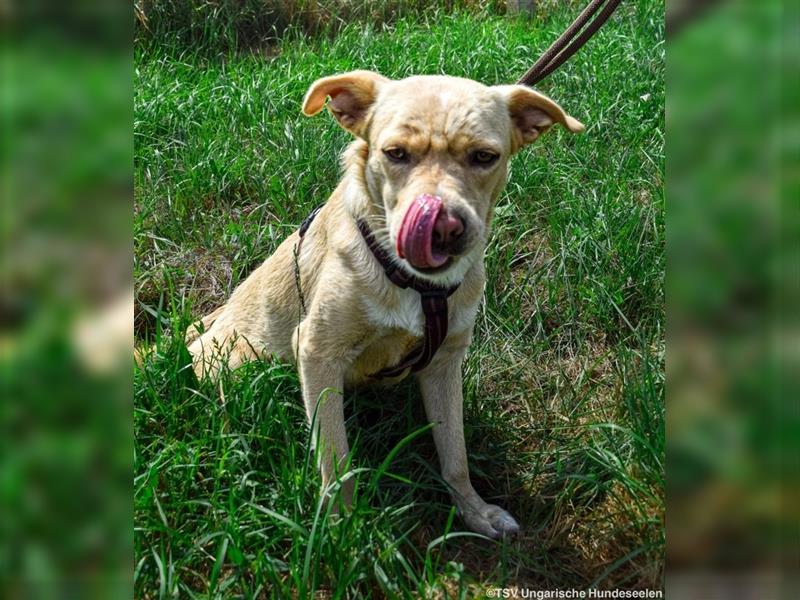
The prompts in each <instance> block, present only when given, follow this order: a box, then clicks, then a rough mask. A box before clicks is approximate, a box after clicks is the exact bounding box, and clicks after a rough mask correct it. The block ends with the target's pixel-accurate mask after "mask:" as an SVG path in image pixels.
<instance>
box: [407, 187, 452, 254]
mask: <svg viewBox="0 0 800 600" xmlns="http://www.w3.org/2000/svg"><path fill="white" fill-rule="evenodd" d="M441 209H442V199H441V198H439V197H438V196H432V195H430V194H422V195H420V196H417V197H416V198H414V201H413V202H412V203H411V206H409V208H408V210H407V211H406V215H405V217H403V224H402V225H401V226H400V233H399V235H398V236H397V254H398V255H399V256H400V258H405V259H406V260H407V261H408V262H409V263H411V265H412V266H414V267H416V268H419V269H431V268H434V267H441V266H442V265H443V264H444V263H446V262H447V258H448V257H447V254H443V253H439V252H435V251H434V250H433V228H434V226H435V225H436V219H437V218H438V217H439V211H441Z"/></svg>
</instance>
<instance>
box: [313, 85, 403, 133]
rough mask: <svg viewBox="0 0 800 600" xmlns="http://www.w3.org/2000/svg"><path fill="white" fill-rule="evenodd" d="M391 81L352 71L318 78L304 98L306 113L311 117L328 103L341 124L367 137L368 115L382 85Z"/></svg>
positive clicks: (352, 131)
mask: <svg viewBox="0 0 800 600" xmlns="http://www.w3.org/2000/svg"><path fill="white" fill-rule="evenodd" d="M388 81H389V80H388V79H387V78H386V77H384V76H383V75H379V74H378V73H373V72H372V71H351V72H350V73H343V74H341V75H331V76H330V77H323V78H322V79H317V80H316V81H315V82H314V83H313V85H312V86H311V88H309V90H308V92H307V93H306V97H305V99H304V100H303V114H304V115H306V116H309V117H310V116H312V115H315V114H317V113H318V112H319V111H321V110H322V109H323V107H324V106H325V99H326V98H328V97H330V99H331V101H330V102H329V103H328V109H329V110H330V111H331V114H332V115H333V116H334V117H335V118H336V120H337V121H339V124H340V125H341V126H342V127H344V128H345V129H347V130H348V131H350V132H351V133H354V134H355V135H357V136H359V137H364V133H365V124H366V121H367V119H366V117H367V114H368V113H369V109H370V107H371V106H372V104H373V103H374V102H375V98H376V97H377V96H378V90H379V89H380V87H381V85H383V84H384V83H387V82H388Z"/></svg>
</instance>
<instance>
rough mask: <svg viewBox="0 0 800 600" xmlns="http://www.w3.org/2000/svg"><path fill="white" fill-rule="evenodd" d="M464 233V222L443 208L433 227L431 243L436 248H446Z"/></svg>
mask: <svg viewBox="0 0 800 600" xmlns="http://www.w3.org/2000/svg"><path fill="white" fill-rule="evenodd" d="M463 233H464V220H463V219H462V218H461V217H459V216H458V215H455V214H453V213H451V212H450V211H448V210H447V209H445V208H443V209H442V210H441V211H440V212H439V214H438V216H437V217H436V223H434V225H433V241H434V243H436V245H438V246H442V247H447V246H449V245H450V244H452V243H453V242H455V241H456V240H457V239H458V238H460V237H461V235H462V234H463Z"/></svg>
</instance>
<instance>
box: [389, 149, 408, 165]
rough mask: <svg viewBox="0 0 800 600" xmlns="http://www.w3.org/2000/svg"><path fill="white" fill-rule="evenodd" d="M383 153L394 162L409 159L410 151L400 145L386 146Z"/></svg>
mask: <svg viewBox="0 0 800 600" xmlns="http://www.w3.org/2000/svg"><path fill="white" fill-rule="evenodd" d="M383 153H384V154H385V155H386V156H387V157H388V158H389V160H391V161H393V162H406V161H407V160H408V152H406V149H405V148H400V147H399V146H394V147H392V148H386V150H384V151H383Z"/></svg>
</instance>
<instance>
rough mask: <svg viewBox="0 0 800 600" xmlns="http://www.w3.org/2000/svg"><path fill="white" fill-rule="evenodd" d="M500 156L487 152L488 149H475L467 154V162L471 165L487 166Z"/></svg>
mask: <svg viewBox="0 0 800 600" xmlns="http://www.w3.org/2000/svg"><path fill="white" fill-rule="evenodd" d="M498 158H500V155H499V154H495V153H494V152H489V151H488V150H476V151H475V152H472V153H471V154H470V155H469V162H471V163H472V164H473V165H478V166H481V167H487V166H489V165H491V164H494V162H495V161H496V160H497V159H498Z"/></svg>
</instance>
